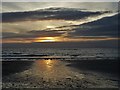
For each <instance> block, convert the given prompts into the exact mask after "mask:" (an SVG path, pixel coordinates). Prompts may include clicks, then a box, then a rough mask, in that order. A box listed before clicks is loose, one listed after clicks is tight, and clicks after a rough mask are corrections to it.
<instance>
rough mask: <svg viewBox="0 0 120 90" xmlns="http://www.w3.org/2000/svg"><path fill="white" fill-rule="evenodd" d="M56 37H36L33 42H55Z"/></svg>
mask: <svg viewBox="0 0 120 90" xmlns="http://www.w3.org/2000/svg"><path fill="white" fill-rule="evenodd" d="M57 41H58V39H57V38H55V37H42V38H37V39H36V40H35V42H57Z"/></svg>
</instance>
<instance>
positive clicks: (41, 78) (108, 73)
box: [2, 59, 119, 88]
mask: <svg viewBox="0 0 120 90" xmlns="http://www.w3.org/2000/svg"><path fill="white" fill-rule="evenodd" d="M118 64H119V61H118V60H79V61H78V60H75V61H69V60H66V61H64V60H49V59H48V60H35V61H2V67H3V68H2V69H3V70H2V71H3V73H2V74H3V77H2V80H3V81H2V87H3V88H118V81H119V78H118Z"/></svg>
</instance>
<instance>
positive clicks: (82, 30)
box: [69, 14, 120, 37]
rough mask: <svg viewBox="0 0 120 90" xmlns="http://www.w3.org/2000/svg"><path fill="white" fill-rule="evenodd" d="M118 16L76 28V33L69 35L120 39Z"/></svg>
mask: <svg viewBox="0 0 120 90" xmlns="http://www.w3.org/2000/svg"><path fill="white" fill-rule="evenodd" d="M118 15H120V14H118ZM118 15H115V16H111V17H105V18H103V19H100V20H97V21H93V22H89V23H85V24H82V25H78V26H76V27H77V28H75V29H74V32H70V33H69V34H70V35H71V36H106V37H118V34H119V32H118V26H119V23H118Z"/></svg>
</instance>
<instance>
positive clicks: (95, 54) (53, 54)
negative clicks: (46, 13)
mask: <svg viewBox="0 0 120 90" xmlns="http://www.w3.org/2000/svg"><path fill="white" fill-rule="evenodd" d="M116 58H118V50H117V49H115V48H3V50H2V60H3V61H6V60H7V61H8V60H9V61H12V60H18V61H19V60H28V61H29V60H48V59H50V60H101V59H110V60H111V59H116Z"/></svg>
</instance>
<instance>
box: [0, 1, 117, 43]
mask: <svg viewBox="0 0 120 90" xmlns="http://www.w3.org/2000/svg"><path fill="white" fill-rule="evenodd" d="M1 14H2V42H3V43H34V42H90V41H92V42H96V41H110V40H112V41H114V40H117V39H118V3H117V2H106V3H105V2H104V3H102V2H101V3H100V2H99V3H97V2H94V3H93V2H91V3H87V2H86V3H82V2H74V3H73V2H72V3H67V2H56V3H55V2H39V3H38V2H37V3H33V2H16V3H15V2H11V3H10V2H3V3H2V12H1Z"/></svg>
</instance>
